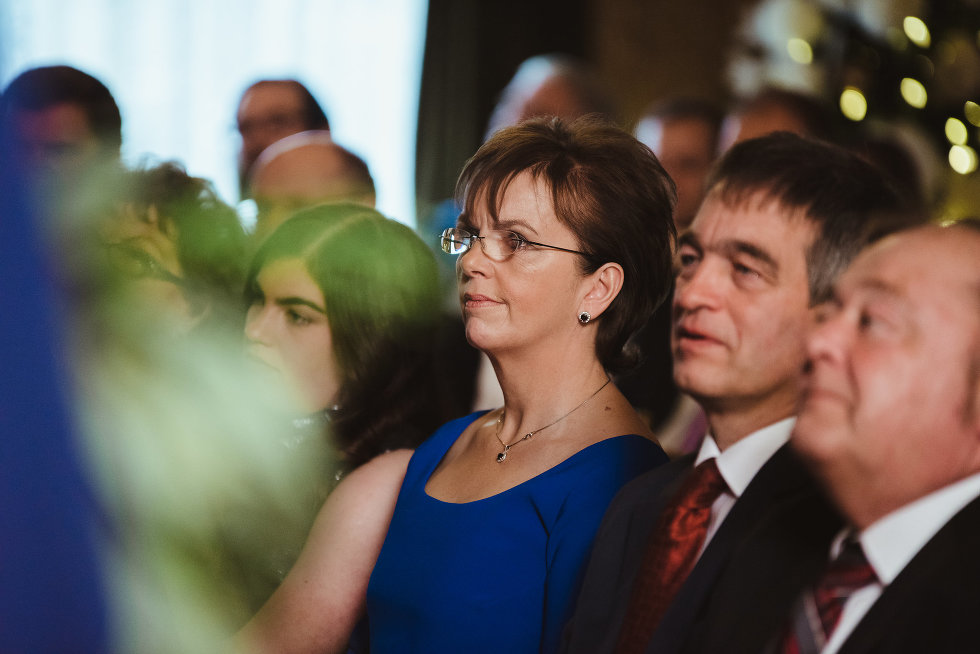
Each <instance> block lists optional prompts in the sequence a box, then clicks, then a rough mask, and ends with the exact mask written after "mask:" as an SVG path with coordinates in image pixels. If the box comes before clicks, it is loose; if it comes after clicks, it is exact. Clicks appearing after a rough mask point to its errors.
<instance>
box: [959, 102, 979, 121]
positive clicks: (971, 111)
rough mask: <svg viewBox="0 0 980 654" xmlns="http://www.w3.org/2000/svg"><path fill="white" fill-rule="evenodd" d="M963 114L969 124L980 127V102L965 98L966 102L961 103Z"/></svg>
mask: <svg viewBox="0 0 980 654" xmlns="http://www.w3.org/2000/svg"><path fill="white" fill-rule="evenodd" d="M963 115H965V116H966V119H967V120H968V121H970V124H971V125H976V126H977V127H980V104H977V103H976V102H973V101H972V100H967V101H966V104H964V105H963Z"/></svg>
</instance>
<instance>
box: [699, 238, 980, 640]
mask: <svg viewBox="0 0 980 654" xmlns="http://www.w3.org/2000/svg"><path fill="white" fill-rule="evenodd" d="M807 351H808V361H809V363H808V366H807V373H806V376H805V380H804V385H803V389H804V390H803V403H802V407H801V410H800V414H799V418H798V420H797V423H796V427H795V430H794V433H793V436H792V439H791V444H792V446H793V447H794V449H795V450H797V451H798V452H799V453H800V455H801V457H803V458H804V459H805V461H806V462H807V464H808V466H809V467H810V468H812V470H813V471H814V473H815V474H816V476H817V477H818V478H819V480H820V482H821V484H822V486H823V487H825V489H826V490H827V492H828V495H829V496H830V498H831V499H832V501H833V504H834V505H836V506H837V507H838V508H839V510H840V511H841V513H842V514H843V515H844V516H845V518H846V523H847V525H846V528H844V529H843V530H841V531H840V532H839V533H837V534H836V537H834V538H833V539H831V540H829V541H828V540H827V539H823V540H821V538H813V536H812V534H805V533H803V532H802V531H801V528H805V525H806V522H807V520H806V516H807V511H808V506H806V505H803V504H791V505H787V506H786V507H783V509H782V510H780V511H775V512H773V513H772V515H770V516H769V517H768V519H767V521H766V523H765V524H764V525H763V526H762V527H760V529H759V530H758V531H757V532H756V533H754V534H753V535H752V536H751V537H750V538H749V539H747V540H746V541H745V543H744V544H743V546H742V548H740V549H739V551H738V552H736V553H735V554H734V555H733V558H732V564H731V565H730V566H729V569H728V570H727V571H726V573H725V574H724V575H723V576H722V577H721V578H720V579H719V581H718V583H717V585H716V588H715V591H716V592H715V593H714V594H713V597H712V598H711V601H710V603H709V606H708V608H707V609H706V610H705V612H704V615H703V616H702V621H701V622H700V624H699V629H698V630H697V631H698V633H697V636H696V637H694V638H692V639H690V641H689V643H688V645H689V647H688V649H687V651H692V652H717V651H725V652H746V653H748V652H761V651H766V652H776V653H780V654H781V653H784V652H793V651H814V652H820V653H821V654H836V653H838V652H839V653H840V654H858V653H861V652H889V653H892V652H897V653H903V652H909V653H911V652H916V653H918V652H930V653H935V652H939V653H942V652H967V651H976V650H977V649H978V648H980V637H978V636H977V633H976V627H975V625H974V622H975V620H976V616H977V615H978V613H980V590H978V588H977V579H980V557H978V556H977V552H978V551H980V549H978V548H980V230H978V229H977V228H976V227H975V226H974V227H966V226H954V227H950V228H940V227H936V226H929V227H922V228H919V229H915V230H910V231H907V232H904V233H901V234H897V235H895V236H892V237H890V238H888V239H886V240H884V241H882V242H881V243H879V244H877V245H875V246H873V247H872V248H870V249H869V250H868V251H866V252H865V253H863V254H862V255H861V256H860V257H858V258H857V260H856V261H855V262H854V264H853V266H852V267H851V268H850V269H849V270H848V271H847V272H846V273H845V274H844V275H843V276H842V277H841V280H840V283H839V284H838V286H837V290H836V292H835V294H834V299H833V300H832V301H831V302H829V303H828V305H827V308H826V309H825V310H824V311H823V315H822V320H821V323H820V325H819V326H818V327H817V328H816V329H815V330H814V331H813V332H812V334H811V335H810V337H809V338H808V343H807ZM812 506H814V505H813V504H810V505H809V507H812ZM763 543H764V544H765V545H762V544H763ZM848 543H850V544H851V549H852V551H853V552H860V554H861V555H863V559H862V558H860V556H858V558H856V559H853V560H852V564H853V562H854V561H857V562H858V563H859V565H860V567H861V569H863V570H864V572H863V574H862V575H861V576H859V578H858V582H857V583H853V584H850V585H848V586H846V587H845V585H844V583H843V582H842V579H843V576H841V575H840V570H841V564H840V559H842V558H844V554H843V552H844V551H845V550H846V549H847V548H848V545H847V544H848ZM858 546H859V549H858ZM855 569H857V568H852V570H855ZM828 571H830V573H831V574H830V575H828ZM835 572H836V573H837V578H836V579H834V580H833V584H832V587H833V592H832V593H829V594H828V593H826V592H824V591H825V590H826V589H827V588H830V587H831V586H828V579H830V578H832V576H833V573H835ZM830 596H836V597H839V598H840V600H838V601H837V602H833V601H831V600H830V599H829V597H830ZM808 614H809V615H810V616H812V618H811V619H804V618H803V616H806V615H808ZM817 617H819V618H820V619H819V620H816V619H815V618H817ZM794 648H795V649H794Z"/></svg>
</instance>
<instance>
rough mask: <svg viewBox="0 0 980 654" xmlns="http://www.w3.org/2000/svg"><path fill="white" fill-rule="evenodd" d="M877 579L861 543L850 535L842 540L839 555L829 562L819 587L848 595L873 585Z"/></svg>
mask: <svg viewBox="0 0 980 654" xmlns="http://www.w3.org/2000/svg"><path fill="white" fill-rule="evenodd" d="M877 578H878V575H877V574H875V571H874V568H872V567H871V564H870V563H868V559H867V557H866V556H865V555H864V549H862V547H861V543H860V542H859V541H858V540H857V539H856V538H854V537H853V535H852V536H848V537H847V538H845V539H844V542H843V543H842V546H841V551H840V553H839V554H838V555H837V557H836V558H835V559H834V560H833V561H831V562H830V565H829V566H828V568H827V573H826V575H825V577H824V579H823V581H822V583H821V586H823V587H824V588H826V589H831V588H833V589H836V591H837V592H838V593H840V592H846V593H850V592H853V591H854V590H857V589H858V588H861V587H863V586H867V585H868V584H870V583H873V582H874V581H876V580H877Z"/></svg>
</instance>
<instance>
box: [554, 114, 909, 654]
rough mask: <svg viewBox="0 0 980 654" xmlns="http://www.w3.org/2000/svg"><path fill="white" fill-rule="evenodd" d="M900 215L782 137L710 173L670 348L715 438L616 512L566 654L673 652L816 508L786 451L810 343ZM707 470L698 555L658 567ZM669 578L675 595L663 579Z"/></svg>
mask: <svg viewBox="0 0 980 654" xmlns="http://www.w3.org/2000/svg"><path fill="white" fill-rule="evenodd" d="M898 208H899V200H898V198H897V196H896V194H895V193H894V192H893V191H892V190H891V189H890V187H889V186H888V185H887V183H886V182H885V180H884V179H883V178H882V176H881V174H880V173H879V172H878V171H877V170H876V169H875V168H873V167H872V166H870V165H869V164H867V163H865V162H864V161H862V160H861V159H859V158H858V157H856V156H854V155H853V154H851V153H848V152H846V151H844V150H842V149H840V148H837V147H835V146H832V145H829V144H826V143H821V142H817V141H813V140H809V139H805V138H802V137H798V136H794V135H791V134H788V133H777V134H773V135H769V136H766V137H763V138H760V139H754V140H751V141H746V142H744V143H741V144H739V145H737V146H735V147H733V148H732V149H731V150H730V151H729V152H728V153H727V154H726V155H725V157H723V159H722V160H721V161H720V162H719V165H718V168H717V169H716V170H715V171H714V173H713V175H712V177H711V178H710V179H709V192H708V194H707V196H706V198H705V200H704V203H703V204H702V205H701V208H700V210H699V211H698V213H697V216H696V217H695V219H694V221H693V222H692V224H691V226H690V228H689V229H688V230H686V231H685V232H684V233H683V234H682V235H681V237H680V243H679V248H678V258H677V260H678V267H677V271H678V272H677V281H676V291H675V294H674V300H673V328H672V336H671V340H672V353H673V359H674V379H675V381H676V382H677V384H678V386H679V387H680V388H681V390H683V391H685V392H686V393H688V394H690V395H691V396H693V397H694V399H695V400H697V401H698V403H699V404H700V405H701V407H702V408H703V409H704V411H705V415H706V417H707V421H708V424H709V435H708V437H706V439H705V441H704V443H703V444H702V446H701V448H700V450H699V451H697V452H696V453H694V454H693V455H689V456H686V457H682V458H680V459H678V460H676V461H675V462H673V463H672V464H670V465H668V466H664V467H661V468H659V469H658V470H655V471H652V472H651V473H648V474H647V475H644V476H642V477H640V478H638V479H637V480H635V481H634V482H632V483H631V484H630V485H628V486H627V487H626V488H624V489H623V491H622V492H621V493H620V495H619V497H617V499H616V500H615V501H614V502H613V504H612V505H611V506H610V509H609V511H608V512H607V514H606V517H605V519H604V523H603V526H602V528H601V529H600V532H599V535H598V537H597V540H596V544H595V546H594V550H593V555H592V559H591V561H590V564H589V567H588V569H587V572H586V576H585V579H584V581H583V586H582V590H581V593H580V595H579V600H578V605H577V608H576V612H575V614H574V616H573V618H572V620H571V621H570V623H569V625H568V628H567V630H566V633H565V640H564V648H565V651H566V652H570V653H571V652H583V653H584V652H589V653H594V652H612V651H617V652H643V651H645V652H672V651H678V649H679V647H680V646H681V644H682V643H683V641H684V640H685V638H686V637H687V635H688V632H689V629H690V627H691V624H692V623H693V621H694V620H695V618H696V616H697V614H698V612H699V610H700V609H701V607H702V606H703V604H704V602H705V600H706V598H707V597H708V596H709V595H710V591H711V588H712V586H713V584H714V582H715V580H716V578H717V576H718V574H719V573H720V572H721V571H722V570H723V569H724V568H725V566H726V565H727V562H728V559H729V556H730V554H731V551H732V550H733V548H734V547H735V546H736V545H737V544H738V543H739V542H740V541H741V540H742V538H743V537H744V535H745V534H746V533H747V532H748V531H749V530H750V529H752V528H753V527H754V526H755V525H756V523H757V522H758V520H759V518H760V517H761V516H762V515H764V514H765V512H766V511H768V510H770V509H771V508H772V507H773V506H776V505H779V504H780V503H783V502H786V501H790V500H792V499H794V498H796V497H799V496H806V495H808V494H811V493H813V490H814V489H813V483H812V482H811V481H810V480H809V477H808V475H807V473H806V471H805V469H804V468H803V467H802V465H801V463H800V462H799V461H798V459H797V458H796V456H795V454H794V453H793V452H792V451H790V450H789V449H788V448H787V447H786V446H785V444H786V441H787V439H788V438H789V433H790V431H791V429H792V427H793V417H794V415H795V413H796V408H797V401H798V397H799V391H798V387H799V382H800V376H801V371H802V368H803V363H804V359H805V348H804V337H805V335H806V332H807V329H808V328H809V326H810V324H811V320H812V314H813V310H814V307H815V306H816V305H817V304H818V303H820V302H821V301H823V300H824V299H825V298H826V296H827V294H828V292H829V289H830V287H831V284H832V282H833V280H834V279H835V278H836V276H837V274H838V273H839V272H840V271H841V270H842V269H843V268H844V266H846V264H847V262H848V261H850V259H851V258H852V257H853V256H854V255H855V254H856V253H857V252H858V251H859V250H860V248H861V247H862V246H863V245H864V244H865V243H867V242H869V241H870V240H872V239H873V238H875V237H877V236H879V235H880V234H881V233H883V232H885V231H888V230H889V229H892V228H893V227H894V226H895V225H896V224H898V223H901V222H903V220H905V219H904V218H901V219H900V218H899V217H898V214H897V209H898ZM708 468H716V469H717V472H716V473H715V472H712V473H711V474H713V475H715V478H717V475H720V478H721V485H720V486H717V490H716V493H715V494H714V495H711V496H710V498H709V500H710V501H706V502H705V505H704V506H703V507H701V513H700V515H701V516H702V518H703V519H702V520H701V527H700V531H698V535H697V537H696V538H695V539H694V540H695V541H696V542H694V543H693V544H692V543H690V542H689V543H688V545H687V550H686V552H685V554H684V555H683V561H682V562H681V563H680V564H678V565H673V564H672V565H671V566H665V565H664V563H663V561H665V560H666V561H675V562H676V561H677V560H679V558H681V557H680V555H679V554H678V551H679V548H682V544H681V543H680V542H679V541H682V540H685V539H686V540H688V541H690V540H691V538H689V537H688V536H689V535H690V534H693V533H694V532H695V531H697V530H693V529H691V528H690V527H689V526H688V525H689V524H690V522H689V521H688V522H687V523H685V524H684V525H681V526H677V525H673V526H672V525H670V524H668V521H669V520H670V516H674V515H680V514H679V513H678V509H677V508H675V505H676V504H677V502H678V500H677V497H679V496H681V495H684V496H687V495H688V494H689V493H691V492H695V491H696V490H697V482H696V481H695V480H696V479H698V478H700V477H701V474H702V473H701V472H698V473H697V474H693V471H696V470H697V471H702V470H707V469H708ZM692 489H693V490H692ZM696 494H697V493H696V492H695V495H696ZM660 521H663V522H660ZM817 524H818V525H820V526H821V528H822V529H823V531H826V532H832V531H833V530H834V529H835V528H836V526H837V524H838V522H837V521H836V520H835V519H834V516H833V515H832V512H830V513H829V514H828V515H827V516H826V519H821V520H818V521H817ZM668 567H670V568H671V570H673V571H674V574H673V576H672V578H671V580H670V581H669V582H668V581H665V580H664V579H661V578H658V575H659V574H660V570H661V569H665V568H668ZM678 587H679V588H678Z"/></svg>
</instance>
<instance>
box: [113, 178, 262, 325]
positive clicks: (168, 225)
mask: <svg viewBox="0 0 980 654" xmlns="http://www.w3.org/2000/svg"><path fill="white" fill-rule="evenodd" d="M121 183H122V189H123V190H122V191H121V192H120V196H119V206H118V210H117V211H115V212H113V213H112V215H111V217H110V218H109V219H108V220H105V221H104V222H103V224H102V227H101V232H102V233H101V236H102V239H103V242H104V243H105V246H106V248H107V250H108V253H109V256H110V258H111V260H112V262H113V263H114V264H115V265H116V266H118V268H119V270H120V271H121V272H124V273H126V274H128V275H129V276H130V277H131V278H132V280H133V281H134V282H135V283H136V292H135V294H134V297H135V299H137V300H138V301H139V302H141V303H142V305H143V306H144V307H145V309H146V310H147V311H150V312H152V313H154V314H156V315H158V316H159V317H160V318H161V319H162V320H163V321H165V322H167V323H169V324H170V325H171V326H172V327H173V328H174V330H175V333H178V334H181V333H187V332H188V331H190V330H191V329H194V328H197V327H204V328H206V329H208V328H222V329H236V328H238V329H240V325H241V319H242V314H241V310H240V308H239V306H240V298H241V293H242V288H243V286H242V285H243V283H244V276H245V264H246V261H245V257H246V254H245V252H246V249H245V233H244V231H243V230H242V228H241V225H240V223H239V221H238V216H237V214H236V213H235V211H234V210H233V209H232V208H231V207H229V206H228V205H226V204H224V203H223V202H222V201H221V200H220V198H219V197H218V195H217V193H216V192H215V190H214V188H213V186H212V185H211V183H210V182H208V181H207V180H205V179H202V178H198V177H192V176H190V175H188V174H187V172H186V171H185V170H184V169H183V167H182V166H181V165H180V164H177V163H175V162H166V163H160V164H154V165H146V166H144V167H142V168H138V169H134V170H131V171H128V172H127V173H126V174H125V176H124V178H123V179H122V180H121Z"/></svg>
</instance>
